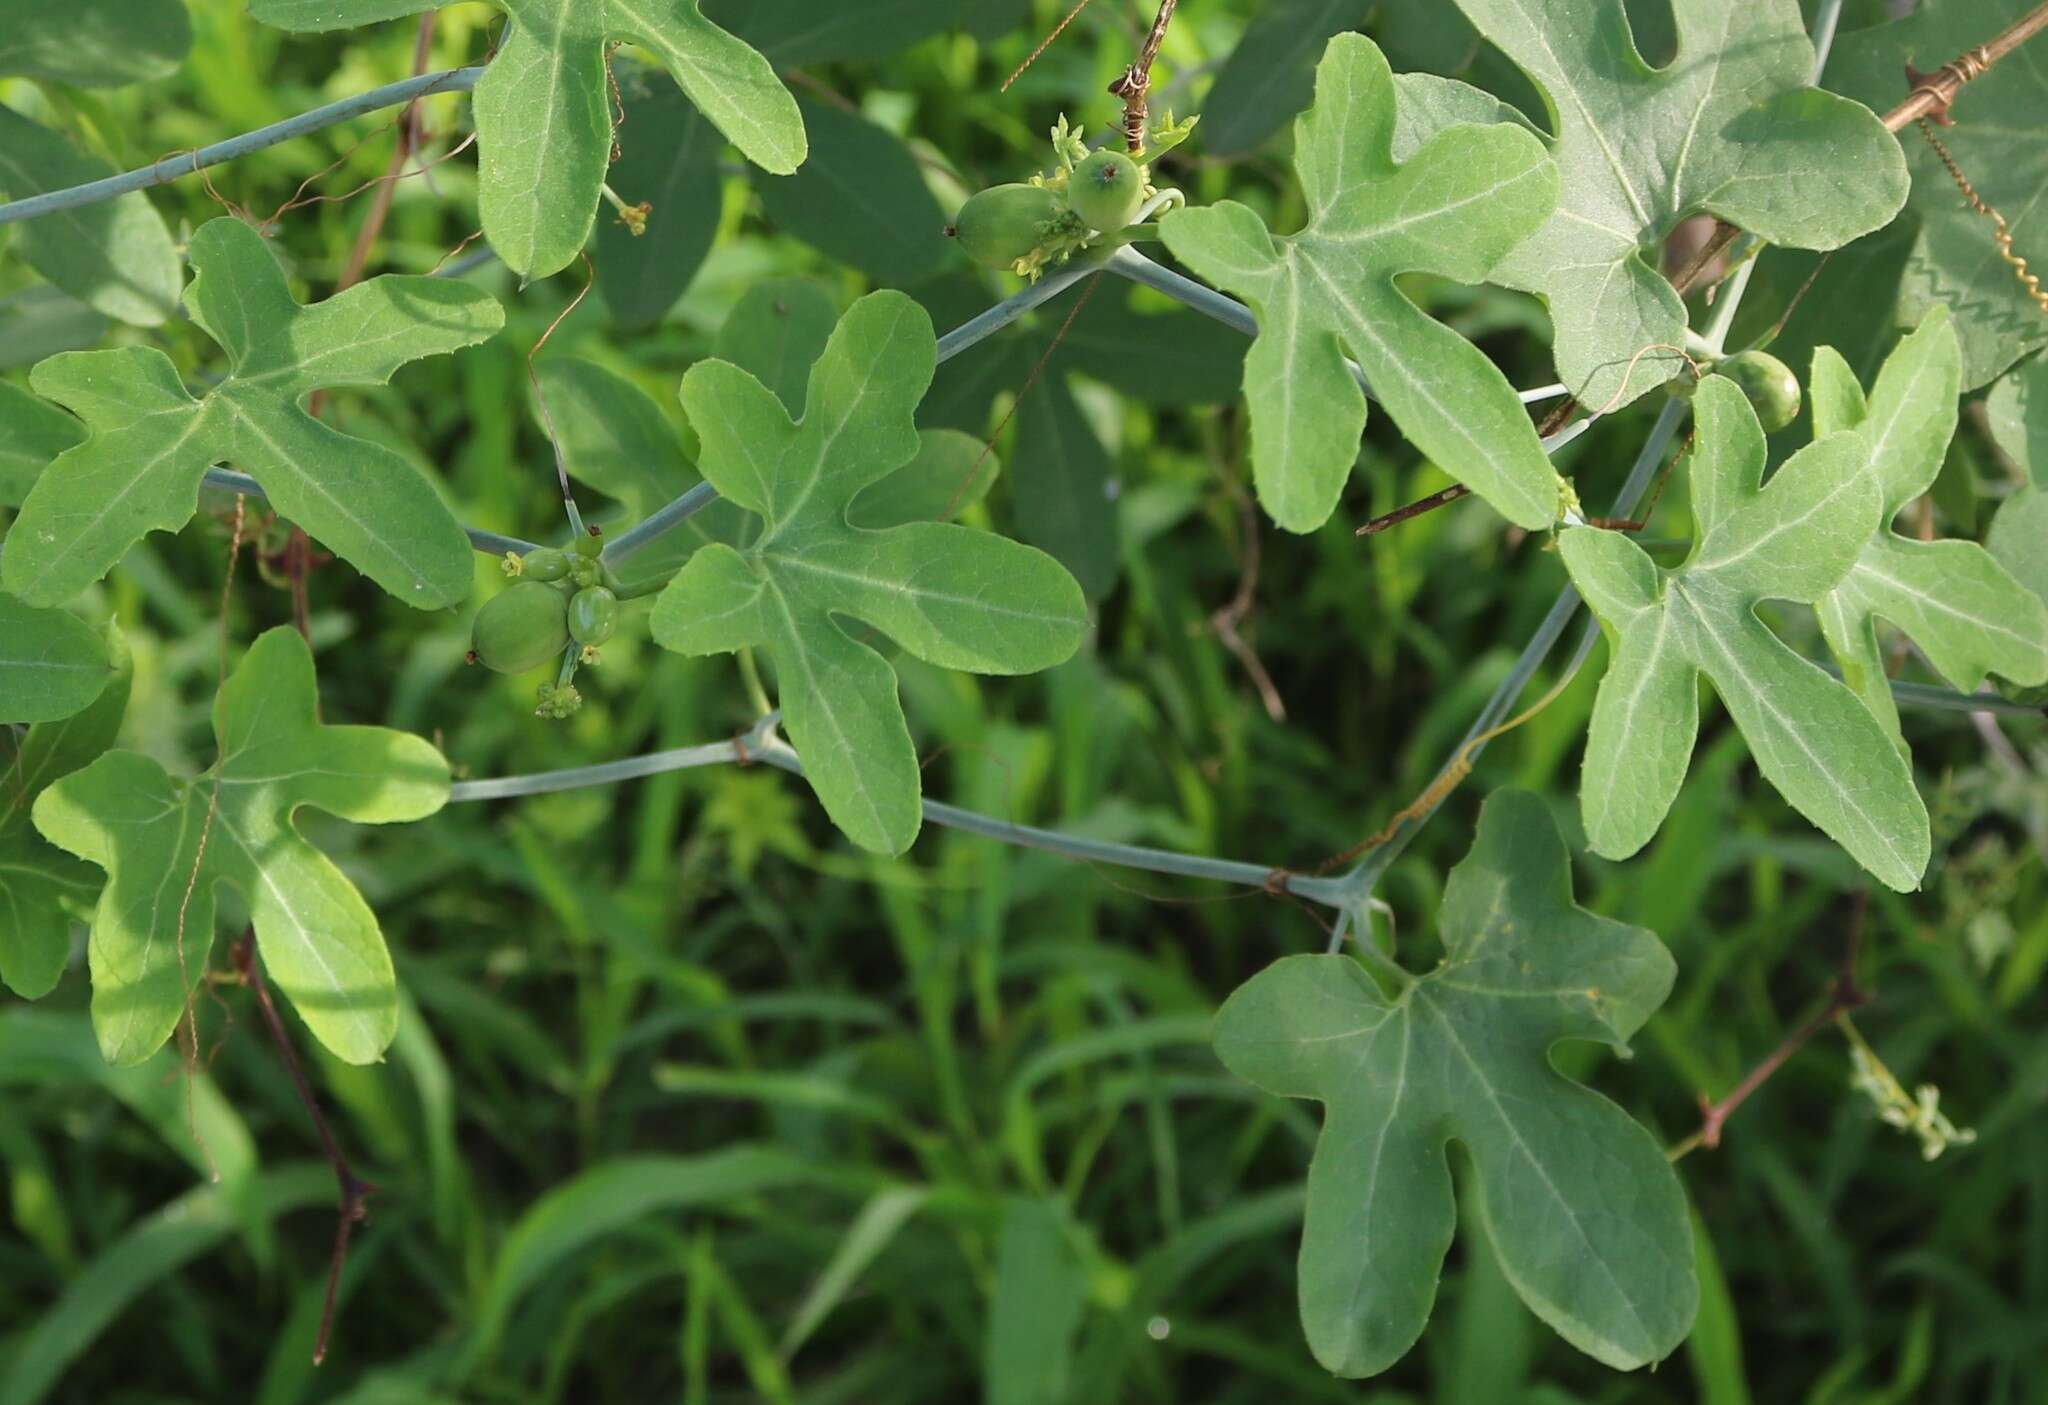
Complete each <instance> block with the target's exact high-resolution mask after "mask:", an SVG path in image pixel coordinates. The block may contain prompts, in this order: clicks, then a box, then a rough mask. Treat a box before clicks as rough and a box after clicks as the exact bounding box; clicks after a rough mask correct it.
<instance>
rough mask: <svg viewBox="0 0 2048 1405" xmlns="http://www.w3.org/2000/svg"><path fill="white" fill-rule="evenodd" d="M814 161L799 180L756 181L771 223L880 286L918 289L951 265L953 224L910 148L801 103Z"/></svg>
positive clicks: (835, 110)
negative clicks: (949, 238) (948, 260)
mask: <svg viewBox="0 0 2048 1405" xmlns="http://www.w3.org/2000/svg"><path fill="white" fill-rule="evenodd" d="M797 106H798V108H799V109H800V110H801V111H802V113H803V119H804V131H805V132H806V133H807V134H808V135H809V137H810V155H809V156H808V157H806V158H805V160H804V163H803V165H801V166H799V167H798V168H797V169H796V171H795V172H794V173H793V174H790V175H786V176H778V175H768V174H757V175H756V176H755V177H754V185H755V188H756V189H758V190H759V191H760V192H761V204H762V206H763V208H764V209H766V211H767V213H768V218H769V219H771V220H773V221H774V222H775V223H776V224H777V225H778V226H780V227H781V228H782V229H784V230H786V231H787V232H789V233H790V234H793V235H795V236H796V237H797V238H799V239H801V240H803V241H804V242H805V243H806V244H809V245H810V246H811V247H812V248H814V249H816V250H818V251H819V252H820V253H822V254H824V255H826V256H827V257H829V258H831V259H833V260H834V261H836V262H838V263H843V264H846V265H848V266H850V267H853V268H857V269H859V270H860V271H861V272H863V273H865V274H867V275H868V276H869V277H871V278H873V279H875V280H876V281H877V282H879V283H892V284H901V283H915V282H918V281H919V280H921V279H924V278H928V277H930V276H931V274H932V270H933V269H936V268H941V267H943V266H944V265H945V261H946V235H945V228H946V216H945V212H944V211H942V210H941V209H940V208H939V202H938V201H937V200H935V199H933V198H932V193H931V190H930V188H929V187H927V186H926V185H925V182H924V172H923V171H922V170H921V169H920V168H919V167H918V164H917V161H916V159H915V158H914V157H913V156H912V155H911V154H910V148H909V147H908V146H906V145H905V144H904V142H903V141H902V139H901V138H899V137H897V136H896V135H895V134H894V133H893V132H890V131H889V130H888V129H887V128H884V127H881V126H877V125H876V124H875V123H873V122H870V121H869V120H868V119H867V118H865V117H862V116H861V115H860V114H858V113H854V112H847V111H845V110H844V109H842V108H839V107H834V106H832V105H830V104H826V103H820V102H816V101H813V100H811V99H809V98H806V99H803V100H801V101H799V102H798V104H797Z"/></svg>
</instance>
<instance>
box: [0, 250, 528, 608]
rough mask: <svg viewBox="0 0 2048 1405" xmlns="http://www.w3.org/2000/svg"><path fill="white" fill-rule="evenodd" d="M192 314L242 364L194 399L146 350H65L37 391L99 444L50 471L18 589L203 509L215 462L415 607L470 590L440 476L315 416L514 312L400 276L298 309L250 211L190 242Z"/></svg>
mask: <svg viewBox="0 0 2048 1405" xmlns="http://www.w3.org/2000/svg"><path fill="white" fill-rule="evenodd" d="M190 255H191V260H192V268H193V272H194V274H195V277H194V280H193V282H192V284H191V285H190V286H189V287H188V288H186V290H185V301H186V305H187V306H188V307H189V308H190V309H191V313H192V318H193V320H194V321H195V322H197V323H198V324H199V325H200V326H201V327H203V328H204V329H205V330H206V332H207V334H208V335H210V336H211V337H212V338H213V339H214V340H215V341H217V342H219V343H220V344H221V347H222V348H223V349H224V350H225V351H226V352H227V354H228V362H229V366H230V371H229V374H228V375H227V377H226V378H225V379H223V380H222V381H221V382H220V383H219V384H218V385H217V386H215V387H214V388H213V389H212V390H210V391H209V392H208V393H207V394H206V395H205V396H203V397H201V398H198V399H194V398H193V397H192V395H191V394H190V393H188V392H187V391H186V389H185V386H184V384H183V382H182V381H180V379H179V378H178V373H177V369H176V368H175V367H174V366H173V365H172V364H171V361H170V358H169V357H167V356H165V355H164V354H163V353H162V352H160V351H156V350H154V349H152V348H148V347H123V348H120V349H118V350H113V351H80V352H69V353H66V354H64V355H61V356H54V357H51V358H50V359H49V360H47V361H44V362H42V363H40V364H39V365H37V367H36V368H35V371H34V373H33V374H32V376H31V377H30V384H31V385H32V386H34V387H35V389H36V391H37V392H38V393H40V394H42V395H45V396H47V397H49V398H50V399H52V400H55V401H57V402H58V403H60V404H63V405H66V406H68V407H70V408H71V409H72V410H73V411H74V412H76V413H77V415H78V416H79V418H80V419H82V420H84V421H85V426H86V429H87V431H88V435H87V437H86V439H85V441H84V442H83V443H81V444H79V445H77V446H76V447H74V448H71V449H67V450H65V452H64V453H62V454H60V455H59V456H58V457H57V459H56V461H55V462H54V463H52V464H51V465H50V466H49V468H48V469H46V470H45V471H44V472H43V474H42V475H41V477H40V478H38V479H37V480H36V484H35V486H34V487H33V488H32V489H30V491H29V494H28V497H27V500H26V501H25V502H24V503H23V504H22V509H21V516H20V517H19V518H18V519H17V520H16V522H15V524H14V530H13V531H12V532H11V533H10V534H9V536H8V539H7V552H6V556H5V558H4V562H0V574H4V578H5V581H6V585H7V588H8V589H9V590H11V591H13V592H14V593H15V594H16V595H18V596H20V597H21V598H22V599H23V600H25V601H27V602H28V603H30V604H37V605H50V604H57V603H60V602H62V601H64V600H68V599H70V598H71V597H72V596H74V595H76V594H77V593H78V592H79V591H81V590H83V589H84V588H85V587H86V586H88V585H90V584H92V583H93V582H94V581H96V580H98V579H99V578H100V577H101V576H103V575H105V574H106V573H107V572H108V571H109V570H110V569H112V567H113V566H114V564H115V563H116V562H117V561H119V560H120V559H121V557H122V555H123V554H125V553H126V552H127V550H128V548H129V547H131V546H133V545H134V544H135V543H136V542H137V541H139V540H141V539H142V537H143V536H144V535H145V534H146V533H148V532H151V531H176V530H177V529H178V528H180V527H182V526H183V525H184V524H185V523H186V522H187V521H188V520H190V518H191V516H192V514H193V512H194V511H195V510H196V508H197V505H198V498H199V485H200V481H201V479H202V478H203V477H204V475H205V473H206V470H207V468H208V467H209V466H210V465H212V464H215V463H219V462H223V461H224V462H227V463H230V464H233V465H234V466H235V467H237V468H239V469H243V470H245V471H246V472H248V473H249V474H250V475H251V476H253V477H254V478H255V479H256V480H257V481H258V482H260V483H261V484H262V485H263V490H264V492H266V493H267V494H269V496H270V501H271V503H272V504H273V505H274V506H275V507H276V508H277V510H278V511H279V512H280V513H281V514H283V515H284V516H285V517H287V518H289V519H290V520H291V521H293V522H295V523H297V524H298V525H299V526H301V527H303V528H305V529H306V531H307V532H308V533H310V534H311V535H312V536H313V537H315V538H316V539H318V540H319V541H320V542H321V543H322V544H323V545H324V546H326V547H327V548H328V549H329V550H331V551H333V552H334V553H335V555H337V556H339V557H341V558H342V559H343V560H345V561H347V562H348V563H349V564H350V565H352V566H354V567H355V568H356V569H357V570H359V571H361V572H362V573H363V574H364V575H366V576H368V577H369V578H370V579H371V580H374V581H375V582H377V584H379V585H381V586H383V587H384V589H386V590H388V591H389V592H391V594H393V595H394V596H396V597H398V598H399V599H400V600H403V601H404V602H405V603H406V604H408V605H413V606H416V607H418V608H420V609H439V608H440V607H442V606H445V605H452V604H454V603H455V602H456V601H458V600H461V599H462V598H463V597H464V596H466V595H467V594H468V593H469V586H470V574H471V566H470V559H469V541H468V538H467V537H465V536H464V535H463V532H462V528H461V526H460V524H458V523H457V522H456V520H455V517H454V515H453V514H452V513H450V512H449V510H448V508H447V505H446V504H444V503H443V502H442V501H441V499H440V497H439V496H438V495H437V494H436V493H435V491H434V488H433V485H432V484H431V483H429V482H428V481H427V479H426V478H425V477H424V476H422V475H421V473H420V472H419V470H418V469H416V468H414V467H413V466H412V465H411V464H410V463H408V462H407V461H406V460H405V459H404V458H402V457H400V456H399V455H398V454H397V453H395V452H393V451H392V450H390V449H386V448H384V447H382V446H381V445H377V444H373V443H370V442H369V441H367V440H363V439H357V438H353V437H351V436H349V435H346V434H342V433H340V432H339V431H337V430H334V429H331V428H329V427H328V426H326V425H324V424H322V423H321V422H320V421H318V420H316V419H314V418H313V417H312V416H311V415H309V414H307V413H306V412H305V410H304V409H302V408H301V402H302V401H303V400H304V399H305V398H306V397H307V396H309V395H311V394H312V392H313V391H315V390H316V389H320V388H322V387H329V386H346V385H379V384H382V383H383V382H384V381H386V380H389V379H390V377H391V374H392V373H393V372H394V371H396V370H397V369H398V368H399V367H400V366H403V365H404V364H405V363H407V362H408V361H413V360H417V359H418V358H419V357H422V356H429V355H433V354H435V353H439V352H449V351H454V350H457V349H458V348H460V347H465V346H470V345H473V344H474V343H476V342H480V341H482V340H484V339H485V338H486V337H488V336H490V335H491V334H492V333H493V332H495V331H497V330H498V328H499V327H500V326H501V325H502V324H503V322H504V317H505V314H504V311H503V309H501V308H500V307H499V306H498V304H497V302H496V301H495V300H494V299H493V298H491V296H490V295H489V294H487V293H484V292H482V291H481V290H479V289H476V288H472V287H470V286H468V285H467V284H465V283H461V282H459V281H457V280H454V279H446V278H409V277H398V276H395V275H386V276H383V277H379V278H372V279H369V280H368V281H366V282H363V283H358V284H357V285H356V286H355V287H353V288H350V289H348V290H347V291H346V292H343V293H339V294H337V295H336V296H334V297H332V298H329V299H328V300H327V301H325V302H322V303H315V304H313V305H312V306H301V305H300V304H298V303H297V302H295V301H293V299H292V296H291V291H290V289H289V288H288V287H287V286H286V284H285V278H284V272H283V270H282V269H280V268H279V267H278V266H277V261H276V260H275V259H274V258H273V257H272V256H271V253H270V250H269V249H268V248H267V247H265V245H264V242H263V239H262V237H261V236H260V235H258V234H257V233H256V232H255V231H254V230H252V229H250V228H249V227H248V226H247V225H245V224H243V223H241V222H240V221H239V220H234V219H228V218H222V219H217V220H213V221H211V222H210V223H208V224H206V225H205V226H203V227H202V228H201V229H200V230H199V232H198V233H197V234H195V235H193V236H192V241H191V244H190Z"/></svg>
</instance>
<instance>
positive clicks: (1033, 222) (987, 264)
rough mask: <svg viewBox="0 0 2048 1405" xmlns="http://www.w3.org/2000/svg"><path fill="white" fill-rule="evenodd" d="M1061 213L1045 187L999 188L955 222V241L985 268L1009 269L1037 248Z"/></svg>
mask: <svg viewBox="0 0 2048 1405" xmlns="http://www.w3.org/2000/svg"><path fill="white" fill-rule="evenodd" d="M1059 212H1060V204H1059V197H1058V196H1056V195H1054V194H1053V193H1052V192H1051V191H1050V190H1047V189H1046V188H1045V187H1044V186H1042V185H997V186H991V187H989V188H988V189H987V190H984V191H982V192H981V193H979V194H978V195H975V196H972V197H971V198H970V199H969V200H968V201H967V203H966V204H965V205H962V206H961V207H960V213H959V214H958V215H957V216H956V217H955V218H954V220H953V226H952V230H953V237H954V238H956V239H958V240H959V241H960V247H961V248H962V249H963V250H965V251H966V253H967V257H969V258H970V259H973V260H974V261H975V262H976V263H978V264H980V265H981V266H982V267H983V268H994V269H1006V268H1008V267H1010V266H1011V265H1012V264H1014V263H1016V262H1017V260H1019V259H1021V258H1023V257H1024V256H1026V255H1027V254H1029V253H1030V252H1031V251H1032V250H1033V249H1035V248H1037V247H1038V245H1039V241H1040V240H1042V239H1043V238H1044V237H1045V227H1046V225H1047V224H1049V223H1050V222H1051V221H1052V220H1053V219H1055V218H1056V217H1057V216H1058V215H1059Z"/></svg>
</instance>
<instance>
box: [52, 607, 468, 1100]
mask: <svg viewBox="0 0 2048 1405" xmlns="http://www.w3.org/2000/svg"><path fill="white" fill-rule="evenodd" d="M317 702H318V696H317V692H316V689H315V686H314V677H313V655H312V651H311V650H309V649H308V648H307V647H306V643H305V641H304V640H303V639H301V638H300V637H299V634H298V631H296V630H294V629H292V628H290V627H289V626H284V627H281V628H278V629H273V630H271V631H269V632H268V633H266V634H263V635H261V636H259V637H258V638H257V640H256V642H255V643H254V644H252V645H250V647H249V652H248V653H247V654H246V655H245V656H244V657H243V659H242V662H241V664H240V666H238V667H237V668H236V669H235V671H234V673H233V674H232V675H231V676H230V677H229V678H228V680H227V683H226V684H225V685H224V686H223V687H222V688H221V691H220V695H219V696H218V697H217V698H216V699H215V700H214V706H213V730H214V736H215V739H216V740H217V742H218V743H219V747H220V754H219V758H218V759H217V760H216V761H215V762H214V764H213V766H212V767H211V768H209V769H208V770H207V772H206V773H205V774H204V775H201V776H199V777H198V778H196V779H194V780H189V781H187V780H179V779H177V778H175V777H173V776H171V775H170V774H169V773H168V772H166V771H165V770H164V768H163V767H162V766H160V765H158V764H157V763H156V762H155V761H153V760H151V759H150V758H149V757H146V756H141V755H138V754H137V753H135V752H132V751H111V752H108V753H106V754H105V755H103V756H101V757H100V758H99V759H98V760H96V761H94V762H93V763H92V764H91V765H89V766H87V767H85V768H84V769H83V770H80V771H75V772H73V773H72V774H70V775H68V776H66V777H64V778H63V779H62V780H60V781H58V782H56V784H54V785H52V786H50V787H49V788H48V789H46V790H44V791H43V793H42V794H41V795H40V796H39V797H37V799H36V802H35V807H34V812H33V813H34V817H35V825H36V828H37V829H38V830H40V831H41V832H42V835H43V837H44V838H45V839H47V840H49V841H50V842H51V843H52V844H55V845H57V846H58V847H59V848H61V849H64V850H67V851H68V852H70V853H72V854H75V855H77V856H78V857H79V858H81V859H85V860H86V861H88V862H90V863H92V864H96V865H98V866H99V867H100V868H102V869H104V870H106V875H107V878H106V888H105V891H104V892H102V893H101V895H100V901H99V906H98V908H97V910H96V911H95V912H94V915H93V924H92V941H91V946H90V947H89V949H88V950H89V956H90V960H91V965H92V981H93V994H92V1014H93V1027H94V1029H95V1030H96V1031H97V1033H98V1035H99V1041H100V1049H101V1052H103V1053H104V1054H105V1055H106V1057H107V1060H108V1062H110V1063H116V1064H131V1063H136V1062H139V1061H140V1060H142V1059H145V1058H147V1057H149V1055H151V1054H152V1053H154V1052H156V1050H157V1049H158V1048H160V1047H161V1046H162V1045H163V1043H164V1041H165V1040H166V1039H168V1038H169V1037H170V1034H171V1031H172V1029H173V1028H175V1027H176V1025H177V1022H178V1020H179V1018H180V1017H181V1016H182V1014H183V1013H184V1009H185V1001H186V997H187V994H188V992H189V991H190V990H191V989H192V988H193V986H194V985H195V984H196V983H197V982H198V981H199V980H201V979H202V978H203V977H204V975H205V972H206V965H207V952H208V950H209V948H210V947H211V946H212V944H213V925H214V890H215V888H216V887H217V886H218V885H219V884H222V883H226V884H228V885H230V886H231V887H233V888H235V889H236V890H237V891H238V892H239V894H240V896H241V897H242V899H243V901H244V902H245V904H246V905H247V908H248V912H249V918H250V921H251V922H252V923H253V924H254V925H255V928H256V938H257V941H258V943H259V945H260V948H261V951H262V957H263V963H264V968H265V969H266V970H267V971H268V972H269V973H270V975H271V977H272V979H274V980H275V981H276V983H277V985H278V987H279V988H280V989H281V990H283V991H284V992H285V994H286V995H288V996H290V997H291V1000H292V1003H293V1004H294V1005H295V1006H297V1007H298V1011H299V1014H300V1016H301V1017H302V1018H304V1020H305V1021H306V1025H307V1027H308V1028H309V1029H311V1030H312V1031H313V1033H314V1034H315V1035H316V1036H317V1037H318V1038H319V1040H320V1042H321V1043H322V1044H325V1045H326V1046H327V1047H328V1048H329V1049H331V1050H332V1051H333V1052H334V1053H335V1054H336V1055H337V1056H338V1057H340V1058H343V1059H346V1060H348V1061H349V1062H351V1063H368V1062H370V1061H372V1060H374V1059H376V1058H377V1057H378V1056H379V1055H380V1054H382V1053H383V1051H384V1048H385V1046H386V1045H388V1044H389V1043H390V1042H391V1037H392V1035H393V1033H394V1032H395V1031H396V1029H397V1026H398V993H397V987H396V984H395V982H394V980H393V977H392V970H391V954H390V952H389V951H387V950H386V949H385V946H384V936H383V933H382V932H381V931H379V930H378V927H377V918H376V915H375V914H374V913H372V912H371V911H370V909H369V906H368V905H367V904H366V903H365V902H364V901H363V898H362V895H361V894H360V893H358V892H357V891H356V889H355V885H354V884H352V883H350V882H349V880H348V879H347V878H346V877H344V876H343V874H342V872H341V870H340V869H338V868H336V867H335V866H334V864H333V863H332V862H330V861H329V860H328V859H327V857H326V856H325V855H323V854H322V853H320V851H319V850H317V849H315V848H314V847H313V846H312V845H311V844H308V843H307V842H306V841H305V840H304V839H303V838H301V837H300V835H299V833H298V830H297V829H296V827H295V826H294V825H293V823H292V816H293V813H294V812H295V811H296V810H297V809H298V808H299V807H300V806H302V805H311V806H313V807H314V808H315V809H320V810H325V811H327V812H328V813H329V814H332V815H336V816H339V817H340V818H342V819H345V820H352V821H354V822H356V823H358V824H388V823H392V822H394V821H399V820H416V819H422V818H424V817H426V816H428V815H431V814H433V813H434V812H435V811H436V810H438V809H440V808H441V806H442V804H443V803H444V802H445V801H446V800H447V798H448V763H447V762H446V761H445V760H443V759H442V757H441V753H440V752H438V751H436V750H435V749H434V748H433V747H432V746H430V745H428V744H427V743H426V742H425V741H423V740H421V739H420V738H418V737H414V736H410V735H408V734H406V733H404V732H394V731H390V730H388V729H386V728H383V727H330V726H324V725H322V724H321V723H320V721H319V720H318V718H317V716H316V714H315V708H316V705H317ZM209 816H210V818H209Z"/></svg>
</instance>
